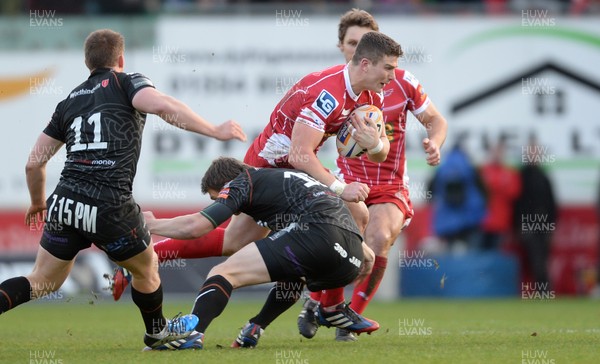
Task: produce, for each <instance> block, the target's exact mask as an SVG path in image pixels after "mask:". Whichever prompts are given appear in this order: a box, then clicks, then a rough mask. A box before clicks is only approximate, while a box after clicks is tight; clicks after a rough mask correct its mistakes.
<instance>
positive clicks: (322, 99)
mask: <svg viewBox="0 0 600 364" xmlns="http://www.w3.org/2000/svg"><path fill="white" fill-rule="evenodd" d="M337 106H338V101H337V100H336V99H335V97H333V96H332V95H331V94H330V93H329V92H328V91H327V90H323V91H321V93H320V94H319V97H317V99H316V100H315V102H313V104H312V108H313V109H315V110H316V111H318V112H319V114H321V115H322V116H323V117H324V118H326V117H328V116H329V115H331V113H332V112H333V110H335V108H336V107H337Z"/></svg>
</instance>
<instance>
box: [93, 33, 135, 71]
mask: <svg viewBox="0 0 600 364" xmlns="http://www.w3.org/2000/svg"><path fill="white" fill-rule="evenodd" d="M83 48H84V52H85V65H86V66H87V68H88V69H89V70H90V71H92V70H95V69H97V68H104V67H113V66H115V65H117V64H118V62H119V56H120V55H122V54H123V52H124V51H125V39H124V38H123V36H122V35H121V34H119V33H117V32H115V31H113V30H110V29H100V30H96V31H93V32H92V33H90V35H88V37H87V38H86V39H85V43H84V46H83Z"/></svg>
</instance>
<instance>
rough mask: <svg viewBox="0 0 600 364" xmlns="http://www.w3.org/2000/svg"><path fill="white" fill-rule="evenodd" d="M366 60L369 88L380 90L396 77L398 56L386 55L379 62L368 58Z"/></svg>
mask: <svg viewBox="0 0 600 364" xmlns="http://www.w3.org/2000/svg"><path fill="white" fill-rule="evenodd" d="M365 62H367V64H366V69H367V72H366V74H367V77H366V80H365V85H366V88H367V89H369V90H373V91H376V92H380V91H381V90H382V89H383V87H384V86H385V85H387V84H388V83H390V82H391V81H392V80H393V79H395V78H396V73H395V72H394V71H395V69H396V67H398V57H394V56H384V57H383V59H382V60H380V61H379V62H377V64H373V63H371V62H370V61H367V60H365Z"/></svg>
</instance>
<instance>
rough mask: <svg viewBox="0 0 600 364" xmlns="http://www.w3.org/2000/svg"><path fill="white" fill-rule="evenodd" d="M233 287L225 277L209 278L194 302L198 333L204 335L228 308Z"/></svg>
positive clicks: (193, 310) (193, 311)
mask: <svg viewBox="0 0 600 364" xmlns="http://www.w3.org/2000/svg"><path fill="white" fill-rule="evenodd" d="M231 291H233V286H232V285H231V283H229V281H228V280H227V279H225V277H223V276H221V275H216V276H212V277H210V278H208V279H207V280H206V281H205V282H204V284H203V285H202V288H201V289H200V292H199V293H198V296H197V297H196V302H194V308H193V309H192V313H193V314H194V315H196V316H198V324H197V325H196V331H198V332H202V333H204V331H205V330H206V328H207V327H208V325H210V323H211V322H212V320H213V319H214V318H215V317H217V316H219V315H220V314H221V312H223V310H224V309H225V306H227V303H228V302H229V297H230V296H231Z"/></svg>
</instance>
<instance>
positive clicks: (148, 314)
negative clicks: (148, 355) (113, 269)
mask: <svg viewBox="0 0 600 364" xmlns="http://www.w3.org/2000/svg"><path fill="white" fill-rule="evenodd" d="M131 298H132V299H133V303H135V305H136V306H138V308H139V310H140V313H141V314H142V319H143V320H144V325H145V326H146V333H147V334H149V335H157V334H159V333H160V332H161V331H162V330H163V329H164V328H165V326H166V325H167V320H166V319H165V317H164V316H163V311H162V301H163V291H162V285H160V286H158V289H157V290H156V291H154V292H152V293H142V292H140V291H138V290H136V289H135V288H133V285H132V286H131Z"/></svg>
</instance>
